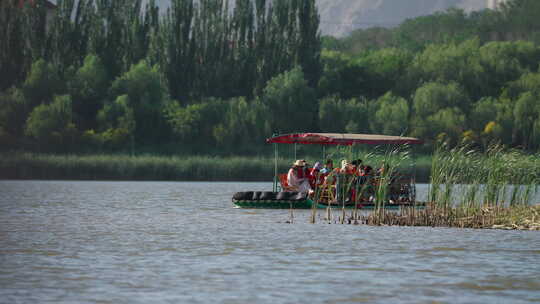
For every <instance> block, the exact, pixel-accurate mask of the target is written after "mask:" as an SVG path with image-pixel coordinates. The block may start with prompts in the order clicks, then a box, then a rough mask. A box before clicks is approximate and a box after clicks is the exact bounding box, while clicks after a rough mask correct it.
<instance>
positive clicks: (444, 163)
mask: <svg viewBox="0 0 540 304" xmlns="http://www.w3.org/2000/svg"><path fill="white" fill-rule="evenodd" d="M431 172H432V174H431V185H430V188H429V193H428V198H429V202H428V203H427V206H426V208H425V209H424V210H415V209H414V208H403V209H402V210H401V211H400V212H398V213H395V212H388V211H382V212H374V213H372V214H370V215H367V216H364V217H362V218H361V219H360V222H363V223H367V224H372V225H381V224H385V225H409V226H448V227H470V228H486V227H490V228H493V227H495V228H522V229H540V223H539V222H538V212H539V211H540V206H531V199H532V197H534V195H535V194H536V193H537V191H538V189H539V188H538V184H539V183H540V158H539V155H528V154H525V153H523V152H521V151H518V150H506V149H505V148H504V147H502V146H499V145H492V146H490V147H489V148H488V149H487V150H486V151H484V152H481V151H477V150H475V149H472V148H471V147H469V146H466V145H462V146H458V147H455V148H452V149H448V148H447V147H446V146H444V145H441V146H439V147H437V149H436V150H435V153H434V155H433V158H432V168H431Z"/></svg>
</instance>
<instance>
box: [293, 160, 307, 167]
mask: <svg viewBox="0 0 540 304" xmlns="http://www.w3.org/2000/svg"><path fill="white" fill-rule="evenodd" d="M305 165H306V163H305V162H304V161H302V160H300V159H298V160H296V161H295V162H294V164H293V166H295V167H303V166H305Z"/></svg>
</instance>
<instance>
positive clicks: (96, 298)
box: [0, 181, 540, 304]
mask: <svg viewBox="0 0 540 304" xmlns="http://www.w3.org/2000/svg"><path fill="white" fill-rule="evenodd" d="M269 188H271V185H270V184H268V183H180V182H178V183H175V182H66V181H0V303H273V304H274V303H364V302H365V303H531V302H540V262H539V261H540V232H538V231H504V230H472V229H448V228H426V227H418V228H417V227H369V226H362V225H359V226H356V225H339V224H331V225H329V224H323V223H322V221H319V222H318V223H317V224H309V223H308V218H309V213H310V211H309V210H295V212H294V223H293V224H286V223H285V222H286V221H288V220H289V211H288V210H244V209H235V208H233V207H232V203H231V196H232V194H233V193H234V192H237V191H246V190H268V189H269ZM425 188H426V187H425V186H421V187H419V191H418V192H419V196H422V195H425ZM336 214H337V213H336Z"/></svg>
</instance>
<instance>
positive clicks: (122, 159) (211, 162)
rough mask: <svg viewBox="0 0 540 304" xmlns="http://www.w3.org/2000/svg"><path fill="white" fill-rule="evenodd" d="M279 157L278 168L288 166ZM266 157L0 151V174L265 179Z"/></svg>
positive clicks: (270, 163) (269, 168)
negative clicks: (56, 153)
mask: <svg viewBox="0 0 540 304" xmlns="http://www.w3.org/2000/svg"><path fill="white" fill-rule="evenodd" d="M290 162H291V161H290V160H286V159H279V161H278V169H279V170H280V171H281V172H283V171H286V170H287V169H288V168H289V167H290ZM273 175H274V159H273V158H266V157H209V156H189V157H182V156H151V155H142V156H135V157H132V156H128V155H46V154H30V153H21V154H3V155H1V157H0V178H4V179H76V180H180V181H182V180H184V181H269V180H271V178H272V176H273Z"/></svg>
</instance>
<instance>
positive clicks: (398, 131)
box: [370, 92, 409, 135]
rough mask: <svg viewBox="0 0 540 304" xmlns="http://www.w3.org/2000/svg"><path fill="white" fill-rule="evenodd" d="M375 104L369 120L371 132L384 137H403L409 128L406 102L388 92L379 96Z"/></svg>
mask: <svg viewBox="0 0 540 304" xmlns="http://www.w3.org/2000/svg"><path fill="white" fill-rule="evenodd" d="M376 104H377V110H376V112H375V115H374V116H373V118H372V119H371V120H370V122H371V130H372V131H373V132H374V133H382V134H386V135H405V133H406V132H407V131H408V130H407V129H408V127H409V123H408V119H409V105H408V103H407V100H405V99H404V98H402V97H398V96H394V95H393V94H392V93H391V92H388V93H386V94H385V95H384V96H381V97H380V98H379V99H378V100H377V102H376Z"/></svg>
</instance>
